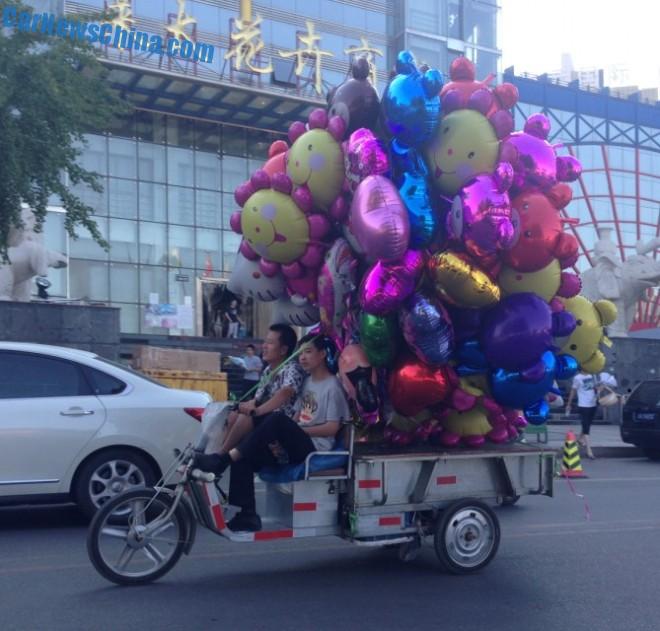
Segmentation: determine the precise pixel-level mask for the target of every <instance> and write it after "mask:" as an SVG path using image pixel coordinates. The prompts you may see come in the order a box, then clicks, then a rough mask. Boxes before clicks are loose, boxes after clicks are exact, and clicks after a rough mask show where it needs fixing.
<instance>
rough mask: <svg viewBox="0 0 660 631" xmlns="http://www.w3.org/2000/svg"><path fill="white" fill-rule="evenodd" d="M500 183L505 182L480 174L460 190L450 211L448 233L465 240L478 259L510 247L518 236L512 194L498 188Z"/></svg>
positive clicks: (465, 243) (466, 245)
mask: <svg viewBox="0 0 660 631" xmlns="http://www.w3.org/2000/svg"><path fill="white" fill-rule="evenodd" d="M502 164H505V163H502ZM502 170H505V169H502ZM503 177H504V176H503ZM501 186H506V182H502V181H501V180H499V179H498V178H496V177H493V176H492V175H490V174H482V175H477V176H476V177H475V178H473V179H472V180H470V181H469V182H468V183H467V184H466V185H465V186H464V187H463V188H462V189H461V190H460V191H459V193H458V195H457V196H456V197H455V198H454V203H453V205H452V209H451V213H450V214H448V215H447V232H448V235H449V237H450V238H451V239H453V240H454V241H459V242H462V243H463V245H464V246H465V249H466V250H467V251H468V252H469V253H470V254H471V255H472V256H474V257H475V258H476V259H477V260H479V259H480V258H481V257H484V256H488V255H491V254H494V253H495V252H497V251H499V250H505V249H507V248H509V247H511V246H512V245H513V243H514V240H515V237H516V231H515V229H514V225H513V222H512V221H511V202H510V201H509V195H508V194H507V193H506V191H503V192H500V190H498V188H500V187H501Z"/></svg>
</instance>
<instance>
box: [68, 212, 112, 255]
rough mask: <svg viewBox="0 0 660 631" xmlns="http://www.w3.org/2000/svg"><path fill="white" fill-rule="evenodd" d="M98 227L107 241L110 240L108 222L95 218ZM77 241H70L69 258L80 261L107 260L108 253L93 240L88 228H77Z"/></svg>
mask: <svg viewBox="0 0 660 631" xmlns="http://www.w3.org/2000/svg"><path fill="white" fill-rule="evenodd" d="M94 221H95V222H96V226H97V228H98V229H99V231H100V232H101V236H103V237H104V238H105V239H106V240H107V238H108V220H107V219H102V218H95V219H94ZM76 234H77V235H78V238H77V239H70V240H69V256H72V257H74V258H80V259H99V260H102V261H104V260H107V258H108V253H107V252H106V251H105V250H104V249H103V248H102V247H101V246H100V245H98V244H97V243H96V241H94V239H92V235H91V234H90V233H89V232H88V230H87V229H86V228H83V227H82V226H76Z"/></svg>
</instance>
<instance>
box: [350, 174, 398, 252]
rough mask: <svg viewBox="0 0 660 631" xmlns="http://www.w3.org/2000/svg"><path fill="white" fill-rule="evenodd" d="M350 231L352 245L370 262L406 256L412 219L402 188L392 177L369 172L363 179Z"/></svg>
mask: <svg viewBox="0 0 660 631" xmlns="http://www.w3.org/2000/svg"><path fill="white" fill-rule="evenodd" d="M347 230H348V234H347V237H348V238H349V241H350V243H351V245H355V246H356V247H357V248H358V251H359V253H360V254H363V255H364V256H365V258H366V259H367V260H368V261H371V262H373V261H377V260H385V261H392V260H397V259H400V258H401V257H402V256H403V254H404V253H405V251H406V250H407V249H408V243H409V241H410V222H409V220H408V211H407V210H406V207H405V205H404V203H403V202H402V201H401V198H400V197H399V191H397V189H396V186H394V184H393V183H392V182H391V181H390V180H388V179H387V178H386V177H384V176H382V175H369V176H367V178H366V179H364V180H363V181H362V182H360V184H359V185H358V187H357V189H356V190H355V194H354V195H353V201H352V202H351V210H350V212H349V216H348V226H347ZM348 235H350V237H349V236H348Z"/></svg>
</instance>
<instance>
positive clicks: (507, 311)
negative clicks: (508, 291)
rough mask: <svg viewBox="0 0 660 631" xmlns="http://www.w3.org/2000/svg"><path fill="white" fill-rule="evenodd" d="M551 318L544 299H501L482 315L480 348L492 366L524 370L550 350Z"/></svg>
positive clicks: (526, 296)
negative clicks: (483, 316)
mask: <svg viewBox="0 0 660 631" xmlns="http://www.w3.org/2000/svg"><path fill="white" fill-rule="evenodd" d="M553 334H554V328H553V318H552V311H551V309H550V306H549V305H548V303H547V302H545V300H543V299H542V298H540V297H539V296H537V295H536V294H532V293H520V294H512V295H510V296H507V297H506V298H503V299H502V300H501V301H500V302H499V303H498V304H497V305H496V306H495V307H493V308H492V309H491V310H490V311H489V312H488V313H487V314H486V316H485V318H484V324H483V327H482V329H481V335H480V342H481V348H482V349H483V351H484V354H485V355H486V359H487V360H488V363H489V364H491V366H494V367H498V368H506V369H508V370H523V369H525V368H528V367H530V366H532V364H534V363H536V362H537V361H538V360H539V359H540V357H541V355H543V353H544V352H545V351H547V350H552V349H553V339H552V338H553Z"/></svg>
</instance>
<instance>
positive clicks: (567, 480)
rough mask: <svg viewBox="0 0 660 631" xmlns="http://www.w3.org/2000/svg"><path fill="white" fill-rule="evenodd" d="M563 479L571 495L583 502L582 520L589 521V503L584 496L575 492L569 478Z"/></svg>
mask: <svg viewBox="0 0 660 631" xmlns="http://www.w3.org/2000/svg"><path fill="white" fill-rule="evenodd" d="M565 479H566V482H567V483H568V488H569V489H570V490H571V492H572V493H573V495H575V497H577V498H579V499H581V500H582V501H583V504H584V518H585V519H586V520H587V521H591V508H589V502H588V501H587V499H586V498H585V496H584V495H583V494H582V493H578V492H577V490H576V489H575V487H574V486H573V483H572V482H571V479H570V478H569V477H566V478H565Z"/></svg>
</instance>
